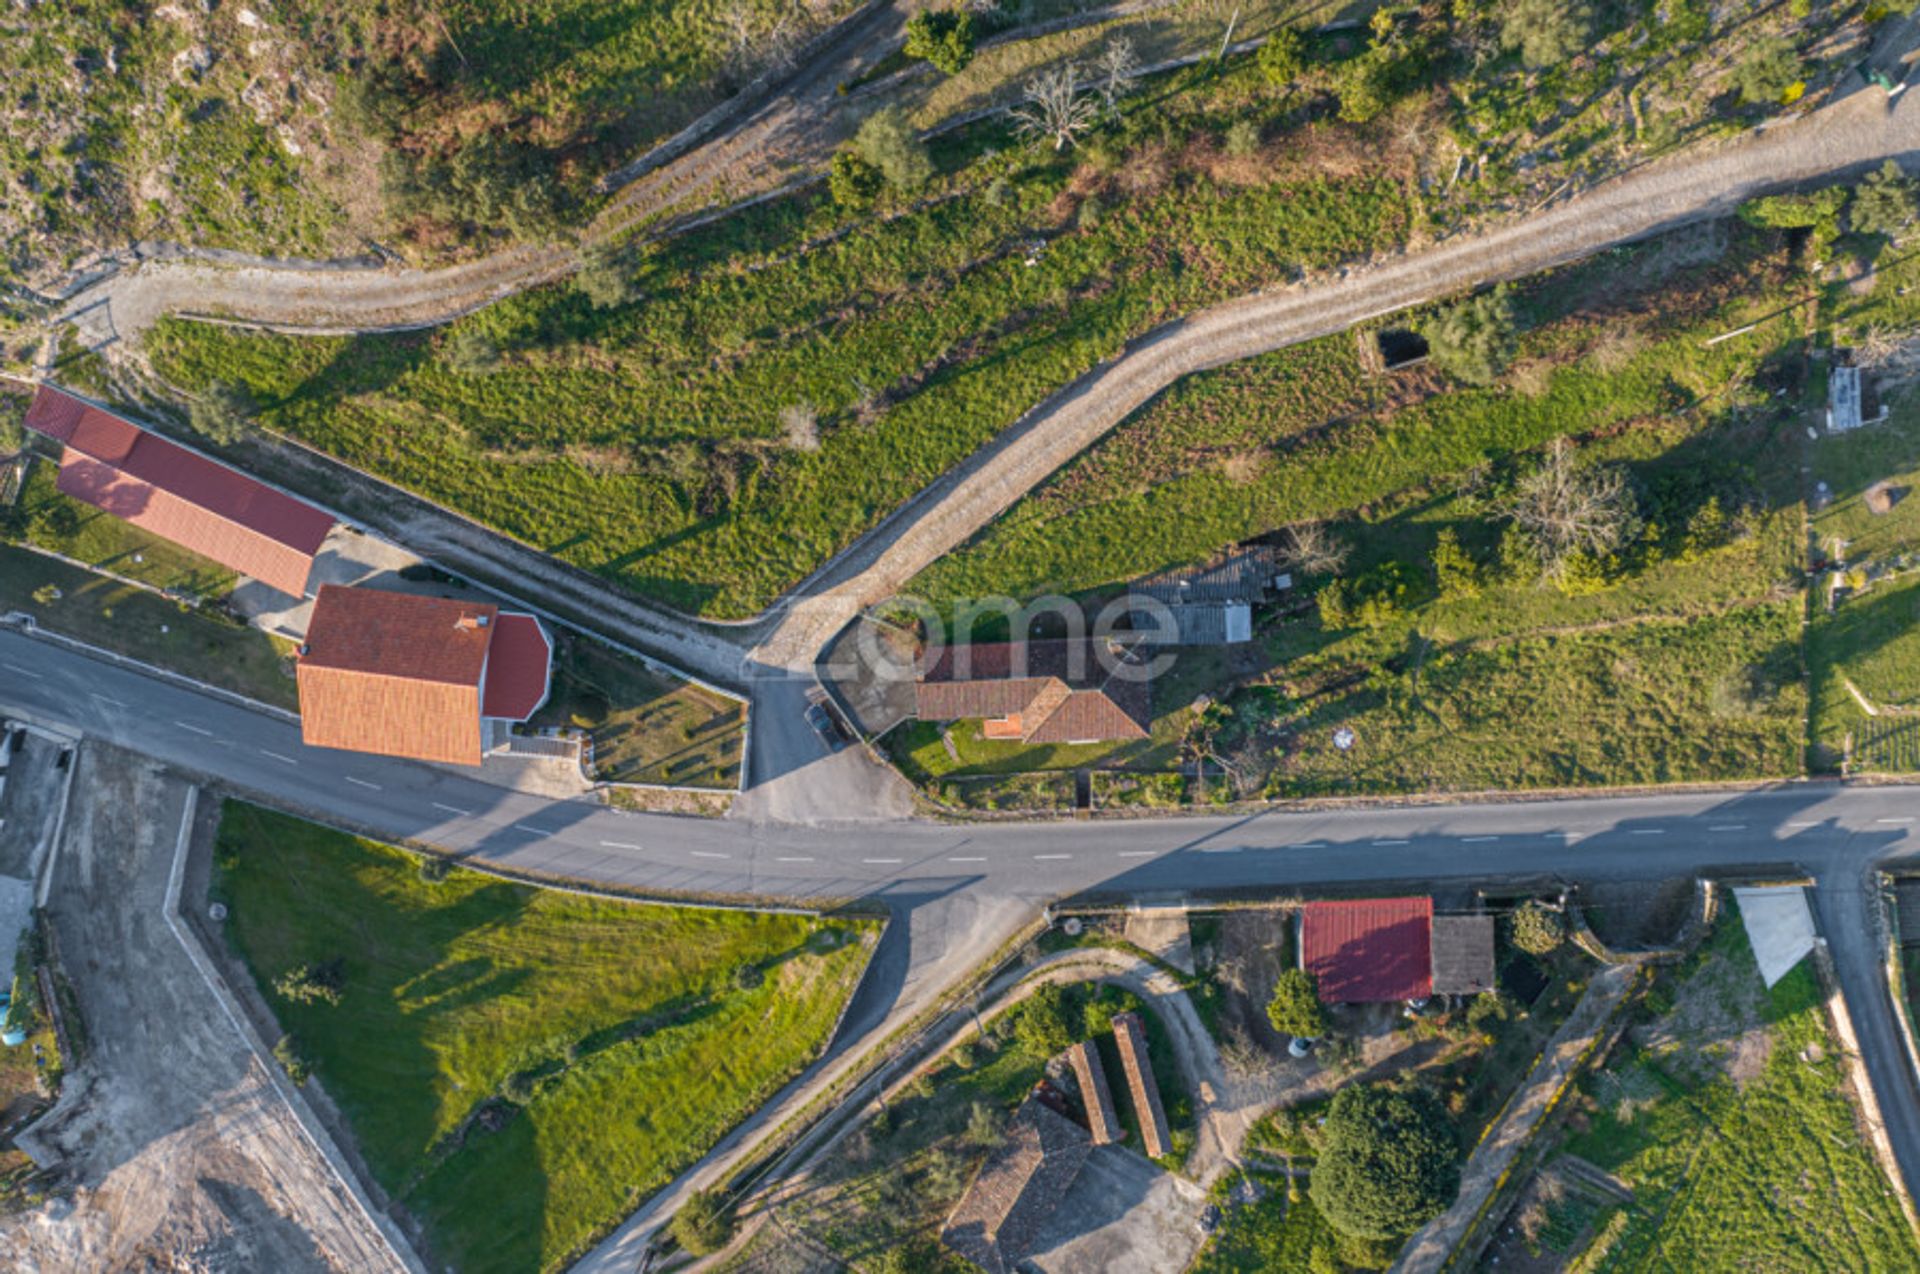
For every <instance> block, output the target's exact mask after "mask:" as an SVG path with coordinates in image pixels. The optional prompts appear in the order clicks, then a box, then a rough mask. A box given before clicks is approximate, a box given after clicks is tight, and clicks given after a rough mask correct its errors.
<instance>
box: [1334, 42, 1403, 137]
mask: <svg viewBox="0 0 1920 1274" xmlns="http://www.w3.org/2000/svg"><path fill="white" fill-rule="evenodd" d="M1397 78H1398V76H1397V71H1396V68H1395V66H1394V57H1393V55H1392V54H1391V53H1389V52H1388V51H1386V50H1385V49H1379V48H1371V49H1368V50H1367V51H1366V52H1365V53H1362V54H1361V55H1360V56H1358V57H1353V58H1348V59H1347V60H1346V61H1345V62H1342V63H1341V64H1340V69H1339V71H1337V72H1336V73H1335V83H1334V92H1335V93H1336V94H1337V95H1338V96H1339V98H1340V118H1341V119H1343V120H1345V121H1347V123H1349V124H1365V123H1369V122H1371V121H1373V120H1376V119H1378V118H1380V116H1382V115H1384V114H1386V111H1387V108H1388V107H1389V106H1392V105H1393V97H1394V83H1395V80H1396V79H1397Z"/></svg>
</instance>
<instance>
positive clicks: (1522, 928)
mask: <svg viewBox="0 0 1920 1274" xmlns="http://www.w3.org/2000/svg"><path fill="white" fill-rule="evenodd" d="M1566 934H1567V920H1566V917H1565V916H1563V915H1561V914H1560V913H1559V912H1557V911H1555V910H1553V909H1552V908H1551V907H1548V906H1547V905H1546V904H1545V903H1543V902H1540V901H1539V900H1538V899H1535V898H1529V899H1527V901H1525V902H1523V903H1521V904H1520V906H1519V908H1518V909H1517V910H1516V911H1515V912H1514V913H1513V945H1514V946H1516V947H1519V948H1520V949H1521V950H1522V951H1525V952H1527V953H1528V954H1530V955H1545V954H1547V952H1549V951H1551V950H1553V949H1554V948H1555V947H1557V946H1559V945H1560V942H1561V940H1562V939H1563V938H1565V937H1566Z"/></svg>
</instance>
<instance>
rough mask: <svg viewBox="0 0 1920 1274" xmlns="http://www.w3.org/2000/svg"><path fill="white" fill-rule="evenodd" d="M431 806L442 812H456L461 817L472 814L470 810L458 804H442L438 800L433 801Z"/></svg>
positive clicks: (467, 816) (468, 816)
mask: <svg viewBox="0 0 1920 1274" xmlns="http://www.w3.org/2000/svg"><path fill="white" fill-rule="evenodd" d="M433 808H435V809H437V810H439V811H440V812H441V813H443V814H458V815H459V816H460V817H461V818H471V817H472V816H473V811H472V810H463V809H461V808H460V807H459V806H458V805H442V804H441V803H440V802H438V801H435V802H433Z"/></svg>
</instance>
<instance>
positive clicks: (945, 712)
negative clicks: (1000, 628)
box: [914, 640, 1153, 743]
mask: <svg viewBox="0 0 1920 1274" xmlns="http://www.w3.org/2000/svg"><path fill="white" fill-rule="evenodd" d="M1133 668H1134V666H1133V665H1129V664H1126V663H1123V662H1121V661H1120V660H1118V659H1116V658H1115V656H1114V655H1113V654H1112V652H1110V651H1109V650H1107V649H1106V648H1105V647H1104V646H1103V645H1101V644H1100V643H1097V642H1095V641H1092V640H1081V641H1032V642H989V643H979V644H970V645H955V646H949V647H946V648H945V649H943V650H942V651H941V652H940V654H939V656H938V657H937V658H936V659H935V660H934V662H933V664H932V665H931V666H930V667H929V668H928V669H927V671H926V673H925V674H924V675H923V676H922V677H921V679H920V681H919V683H918V684H917V685H916V686H915V688H914V697H915V707H916V709H917V711H918V714H919V717H920V719H921V720H923V721H957V720H963V719H969V718H974V717H983V718H993V717H1015V716H1017V717H1018V718H1019V720H1020V731H1021V738H1022V740H1023V741H1025V742H1029V743H1081V742H1091V741H1094V740H1101V739H1144V738H1146V737H1147V734H1148V728H1149V726H1150V725H1151V724H1152V721H1153V708H1152V692H1151V688H1150V687H1149V685H1148V683H1147V681H1145V680H1144V679H1142V678H1141V677H1137V676H1130V675H1127V674H1129V673H1131V672H1132V671H1133Z"/></svg>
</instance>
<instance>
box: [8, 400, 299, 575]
mask: <svg viewBox="0 0 1920 1274" xmlns="http://www.w3.org/2000/svg"><path fill="white" fill-rule="evenodd" d="M26 424H27V427H28V428H30V429H32V430H34V431H35V432H37V433H39V434H42V435H43V436H45V437H48V438H51V439H53V440H55V441H56V442H59V443H60V444H62V450H61V459H60V478H59V482H58V484H57V485H58V487H59V489H60V491H61V492H62V493H63V494H65V495H68V496H71V497H72V498H74V499H76V500H79V501H81V502H82V503H84V504H90V505H92V506H93V507H94V508H96V509H100V510H101V511H103V512H105V513H110V514H112V515H113V516H114V517H117V518H120V519H121V520H123V521H125V522H129V523H131V524H133V525H134V526H137V527H139V528H140V529H141V530H143V531H146V532H148V533H150V534H152V535H157V536H159V537H160V538H161V539H164V540H169V541H171V542H173V543H175V544H178V545H180V546H181V547H182V548H185V549H191V550H192V551H193V552H195V553H198V554H200V555H201V556H202V557H206V558H211V559H212V560H213V561H215V562H218V563H220V565H222V566H224V567H226V568H228V569H229V570H232V571H236V572H238V573H239V574H241V575H245V576H247V577H248V578H250V579H256V580H259V581H260V582H261V583H263V584H266V585H268V586H269V587H271V588H275V589H278V590H279V591H280V592H282V593H285V594H287V595H288V596H289V597H304V596H306V592H307V577H308V575H309V574H310V573H311V572H312V570H313V559H314V555H315V554H317V553H318V552H319V551H320V546H321V545H322V544H323V543H325V542H326V538H327V536H328V535H329V534H330V533H331V532H332V531H333V527H334V520H333V517H332V515H330V514H327V513H324V512H322V511H321V510H319V509H316V508H314V507H313V506H312V505H310V504H307V503H305V502H304V501H301V500H297V499H295V498H294V497H292V496H290V495H288V494H287V493H286V492H284V491H281V490H278V489H277V488H274V487H270V486H268V485H267V484H265V483H264V482H260V481H257V480H256V479H254V478H250V477H248V476H247V475H246V474H244V473H241V472H240V471H239V470H238V469H234V468H231V467H229V466H227V465H224V464H221V463H219V462H218V461H216V460H212V459H209V458H208V457H206V456H203V455H201V454H200V453H199V452H197V451H193V450H191V449H189V448H187V447H183V446H181V445H180V444H179V443H177V442H174V441H172V440H171V439H168V438H163V437H161V436H160V435H158V434H155V433H150V432H148V431H147V430H144V429H142V428H140V427H139V426H138V425H136V424H134V423H133V422H132V421H129V420H126V419H123V418H122V417H120V416H116V415H114V414H113V413H112V412H110V411H107V410H105V409H104V408H100V407H96V406H94V405H93V404H92V403H89V402H87V401H86V400H85V399H83V398H78V397H75V396H74V395H72V394H69V393H67V392H66V391H64V390H60V389H55V388H53V387H52V386H50V385H42V386H40V388H39V390H38V392H36V393H35V395H34V399H33V404H32V406H30V407H29V408H28V409H27V415H26Z"/></svg>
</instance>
